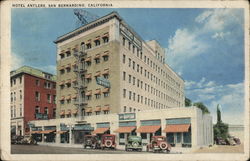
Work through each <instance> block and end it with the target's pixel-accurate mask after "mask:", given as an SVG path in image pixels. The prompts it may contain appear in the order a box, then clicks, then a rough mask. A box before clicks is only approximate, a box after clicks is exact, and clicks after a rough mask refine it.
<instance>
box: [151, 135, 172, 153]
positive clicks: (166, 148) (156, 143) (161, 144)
mask: <svg viewBox="0 0 250 161" xmlns="http://www.w3.org/2000/svg"><path fill="white" fill-rule="evenodd" d="M170 150H171V145H170V144H168V143H167V142H166V137H165V136H152V139H151V142H150V143H149V144H148V145H147V152H149V151H153V152H154V153H155V152H167V153H169V152H170Z"/></svg>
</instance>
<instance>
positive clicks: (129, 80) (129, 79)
mask: <svg viewBox="0 0 250 161" xmlns="http://www.w3.org/2000/svg"><path fill="white" fill-rule="evenodd" d="M131 78H132V76H131V75H128V82H129V83H131Z"/></svg>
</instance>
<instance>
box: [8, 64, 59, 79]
mask: <svg viewBox="0 0 250 161" xmlns="http://www.w3.org/2000/svg"><path fill="white" fill-rule="evenodd" d="M20 73H26V74H30V75H34V76H37V77H41V78H44V79H48V80H52V81H56V76H55V75H53V74H51V73H48V72H44V71H42V70H40V69H36V68H33V67H29V66H22V67H20V68H18V69H16V70H13V71H11V72H10V76H11V77H13V76H15V75H17V74H20Z"/></svg>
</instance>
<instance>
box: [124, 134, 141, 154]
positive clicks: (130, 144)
mask: <svg viewBox="0 0 250 161" xmlns="http://www.w3.org/2000/svg"><path fill="white" fill-rule="evenodd" d="M125 150H126V151H129V150H131V151H132V150H137V151H142V139H141V137H140V136H129V137H128V141H127V143H126V145H125Z"/></svg>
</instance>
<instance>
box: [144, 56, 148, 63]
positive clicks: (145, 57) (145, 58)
mask: <svg viewBox="0 0 250 161" xmlns="http://www.w3.org/2000/svg"><path fill="white" fill-rule="evenodd" d="M146 61H147V56H146V55H144V62H145V63H146Z"/></svg>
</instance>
